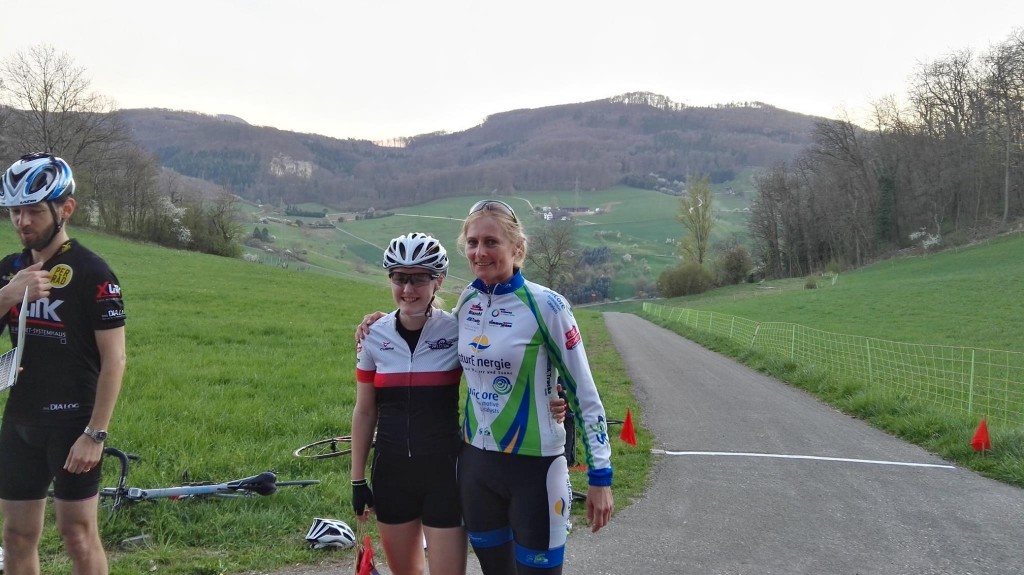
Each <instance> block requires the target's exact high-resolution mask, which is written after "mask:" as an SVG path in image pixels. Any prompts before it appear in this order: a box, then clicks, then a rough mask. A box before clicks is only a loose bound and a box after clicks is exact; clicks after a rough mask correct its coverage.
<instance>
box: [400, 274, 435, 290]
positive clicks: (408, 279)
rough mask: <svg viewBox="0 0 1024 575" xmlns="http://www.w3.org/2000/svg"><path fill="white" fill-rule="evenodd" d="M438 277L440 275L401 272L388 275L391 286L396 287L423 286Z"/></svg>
mask: <svg viewBox="0 0 1024 575" xmlns="http://www.w3.org/2000/svg"><path fill="white" fill-rule="evenodd" d="M439 277H441V274H403V273H401V272H391V273H390V274H388V278H390V279H391V283H392V284H394V285H396V286H404V285H405V284H412V287H422V286H425V285H427V284H428V283H430V281H431V280H436V279H437V278H439Z"/></svg>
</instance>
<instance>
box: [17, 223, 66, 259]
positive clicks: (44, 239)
mask: <svg viewBox="0 0 1024 575" xmlns="http://www.w3.org/2000/svg"><path fill="white" fill-rule="evenodd" d="M58 231H59V230H58V229H57V224H56V223H54V224H52V227H51V228H50V229H49V230H48V231H47V233H46V234H44V235H41V236H39V237H37V238H36V239H35V240H26V239H25V238H22V239H21V245H23V246H25V249H29V250H33V251H37V252H41V251H43V250H44V249H46V247H47V246H49V245H50V242H52V241H53V238H54V237H56V236H57V232H58Z"/></svg>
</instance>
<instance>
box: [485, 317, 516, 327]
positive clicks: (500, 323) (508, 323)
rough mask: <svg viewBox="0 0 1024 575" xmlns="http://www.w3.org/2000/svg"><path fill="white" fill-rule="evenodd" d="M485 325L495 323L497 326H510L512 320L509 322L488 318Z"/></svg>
mask: <svg viewBox="0 0 1024 575" xmlns="http://www.w3.org/2000/svg"><path fill="white" fill-rule="evenodd" d="M487 325H495V326H498V327H512V322H510V321H494V320H493V319H492V320H488V321H487Z"/></svg>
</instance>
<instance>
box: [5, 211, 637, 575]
mask: <svg viewBox="0 0 1024 575" xmlns="http://www.w3.org/2000/svg"><path fill="white" fill-rule="evenodd" d="M71 232H72V236H73V237H77V238H79V239H80V240H81V241H82V243H83V244H84V245H86V246H87V247H89V248H91V249H93V250H94V251H96V252H98V253H100V254H101V255H103V256H104V257H105V258H106V259H107V261H108V262H109V263H110V264H111V266H112V267H113V269H114V271H115V273H116V274H117V275H118V278H119V280H120V282H121V286H122V289H123V293H124V295H125V301H126V307H127V314H128V323H127V336H128V368H127V373H126V377H125V381H124V386H123V390H122V392H121V397H120V400H119V402H118V407H117V410H116V412H115V416H114V420H113V422H112V424H111V427H110V439H109V441H108V444H109V445H111V446H114V447H118V448H120V449H123V450H125V451H129V452H134V453H137V454H139V455H140V456H141V458H142V459H141V461H140V462H138V463H135V464H134V465H133V467H132V470H131V473H130V476H129V481H128V483H129V486H133V487H142V488H155V487H170V486H174V485H179V484H180V483H181V482H182V481H183V480H189V481H227V480H233V479H238V478H240V477H245V476H248V475H253V474H256V473H259V472H261V471H265V470H270V469H272V470H275V471H276V472H277V473H278V478H279V480H281V481H284V480H289V479H319V480H320V481H321V482H322V483H321V484H320V485H317V486H313V487H307V488H304V489H297V488H286V489H282V490H280V491H279V492H277V493H275V494H273V495H271V496H269V497H254V498H243V499H208V500H180V501H171V500H159V501H156V502H147V503H140V504H136V505H133V506H130V507H128V508H126V509H125V510H124V511H122V512H121V513H119V514H118V515H116V516H114V517H109V518H107V517H104V518H102V519H101V528H102V536H103V540H104V543H105V546H106V548H107V550H108V553H109V555H110V559H111V572H112V573H115V574H123V575H137V574H138V573H146V572H159V573H173V574H196V575H199V574H211V575H212V574H223V573H240V572H246V571H254V570H261V571H266V570H271V569H275V568H278V567H281V566H284V565H291V564H296V563H320V562H325V563H345V562H351V561H352V554H351V551H337V552H331V551H324V550H317V551H311V550H309V549H307V548H306V547H305V545H304V540H303V535H305V532H306V530H307V529H308V528H309V525H310V523H311V522H312V520H313V518H314V517H333V518H337V519H341V520H343V521H347V522H349V523H350V524H352V525H354V519H353V516H352V511H351V507H350V487H349V469H348V458H345V457H342V458H337V459H331V460H323V461H315V460H314V461H310V460H299V459H297V458H295V457H293V456H292V452H293V451H294V450H295V448H297V447H298V446H300V445H302V444H305V443H309V442H311V441H313V440H316V439H320V438H324V437H330V436H333V435H342V434H347V433H348V431H349V429H350V417H351V410H352V407H353V403H354V398H355V384H354V373H355V344H354V342H353V336H352V333H353V330H354V327H355V325H356V324H357V323H358V322H359V320H360V319H361V318H362V316H363V315H364V314H365V313H367V312H369V311H373V310H378V309H380V310H387V309H390V307H391V298H390V290H389V289H387V288H386V286H385V285H384V282H385V281H386V280H385V279H384V276H383V275H379V277H376V276H375V277H374V278H372V279H371V280H370V281H363V282H354V281H350V280H347V279H345V278H340V277H335V276H331V275H325V274H312V273H297V272H296V271H295V270H294V269H281V268H277V267H273V266H260V265H257V264H253V263H248V262H244V261H241V260H231V259H225V258H219V257H213V256H207V255H203V254H197V253H191V252H183V251H174V250H168V249H164V248H159V247H154V246H150V245H143V244H138V243H132V242H128V241H125V240H122V239H118V238H113V237H109V236H105V235H101V234H97V233H93V232H88V231H85V230H81V229H72V230H71ZM442 237H445V236H442ZM0 249H2V251H3V252H4V253H10V252H12V251H16V250H17V249H18V246H17V244H16V239H15V237H14V234H13V232H12V231H11V230H9V229H8V230H7V232H6V233H3V234H0ZM452 283H458V282H452ZM578 318H579V320H580V325H581V329H582V331H583V333H584V337H585V338H586V341H587V347H588V351H589V352H590V356H591V360H592V364H593V370H594V373H595V374H597V376H598V377H599V381H598V385H599V386H600V388H601V390H602V396H603V398H604V400H605V404H606V407H607V411H608V413H609V415H610V416H612V417H623V416H624V415H625V412H626V409H627V408H631V409H633V411H634V413H636V412H637V411H638V409H637V406H636V405H634V404H633V402H632V390H631V386H630V382H629V380H628V378H627V376H626V374H625V371H624V368H623V366H622V363H621V360H620V359H619V357H618V355H617V354H616V353H615V352H614V348H613V347H612V345H611V343H610V340H609V338H608V334H607V332H606V331H605V329H604V324H603V322H602V321H601V318H600V316H599V315H598V314H596V313H594V312H580V313H579V314H578ZM5 398H6V395H4V397H3V398H0V403H2V402H3V401H4V400H5ZM638 439H639V441H640V444H639V446H638V447H635V448H634V447H630V446H628V445H625V444H623V443H622V442H620V441H618V440H617V439H616V440H615V441H614V442H613V444H614V449H615V454H614V456H613V460H614V463H615V469H616V498H617V499H618V500H619V501H620V506H621V505H624V504H625V502H627V501H630V500H631V499H632V498H634V497H636V496H638V495H639V494H640V493H641V492H642V490H643V487H644V484H645V481H646V478H647V470H648V466H649V460H650V455H649V447H650V437H649V435H648V434H646V433H645V432H644V431H643V430H638ZM107 467H108V469H105V477H108V479H105V482H104V485H107V486H112V485H113V479H112V474H111V471H112V469H113V467H114V465H112V464H111V465H108V466H107ZM573 481H574V484H575V485H578V486H583V485H585V478H584V476H583V474H582V472H574V478H573ZM574 515H575V516H576V517H574V522H575V523H576V524H577V525H578V526H579V527H578V528H584V527H583V525H584V524H585V523H586V518H585V516H584V515H582V511H581V510H579V509H577V510H575V511H574ZM139 536H145V540H144V543H143V544H142V545H140V546H136V547H124V546H123V545H122V542H123V541H125V540H127V539H130V538H137V537H139ZM41 555H42V561H43V566H42V571H43V572H44V573H48V574H51V573H52V574H65V573H70V563H69V562H68V561H67V560H66V558H65V556H64V554H63V550H62V548H61V543H60V540H59V537H58V536H57V534H56V532H55V530H54V528H53V518H52V516H51V517H49V518H48V521H47V528H46V531H45V533H44V540H43V544H42V549H41Z"/></svg>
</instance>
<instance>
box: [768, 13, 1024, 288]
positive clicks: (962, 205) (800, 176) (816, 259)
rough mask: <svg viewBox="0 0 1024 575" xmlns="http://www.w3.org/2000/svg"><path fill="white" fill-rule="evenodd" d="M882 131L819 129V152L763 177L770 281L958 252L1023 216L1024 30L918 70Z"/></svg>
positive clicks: (882, 109)
mask: <svg viewBox="0 0 1024 575" xmlns="http://www.w3.org/2000/svg"><path fill="white" fill-rule="evenodd" d="M872 116H873V117H872V122H873V126H871V129H869V130H868V129H863V128H861V127H859V126H857V125H855V124H854V123H853V122H852V121H850V120H849V119H841V120H836V121H825V122H819V123H817V124H816V126H815V129H814V133H813V144H812V145H810V146H809V147H808V148H807V149H806V150H804V151H803V152H802V153H801V154H800V155H799V156H798V157H797V158H796V159H794V160H792V161H789V162H781V163H778V164H776V165H775V166H774V167H772V168H771V169H768V170H766V171H764V172H763V173H762V174H761V175H759V176H758V177H757V178H756V194H757V197H756V200H755V202H754V205H753V206H752V208H751V220H750V232H751V235H752V237H753V240H754V243H755V246H756V247H755V250H756V253H757V256H758V257H759V258H760V259H761V261H762V262H763V265H764V273H765V274H766V275H767V276H768V277H794V276H800V275H806V274H809V273H812V272H816V271H821V270H824V269H826V268H827V267H829V266H830V264H831V266H839V267H847V266H860V265H863V264H865V263H868V262H870V261H872V260H873V259H875V258H878V257H880V256H883V255H886V254H889V253H892V252H893V251H894V250H899V249H904V248H908V247H911V246H917V247H921V246H924V247H930V246H938V245H956V244H958V243H962V242H965V241H968V240H969V239H970V238H971V236H972V235H973V234H978V233H990V232H992V231H998V230H1001V229H1006V227H1007V226H1008V225H1009V224H1010V223H1011V222H1012V220H1014V219H1015V218H1018V217H1020V216H1021V215H1024V147H1022V142H1024V31H1022V30H1016V31H1015V32H1013V33H1012V34H1011V35H1010V36H1009V37H1008V38H1007V39H1005V40H1004V41H1002V42H1000V43H998V44H996V45H994V46H992V47H991V48H990V49H989V50H987V51H985V52H983V53H979V54H974V53H972V52H971V51H968V50H961V51H957V52H955V53H952V54H949V55H947V56H944V57H941V58H939V59H937V60H935V61H932V62H926V63H923V64H921V65H920V66H919V68H918V69H917V70H916V72H915V74H914V75H913V77H912V79H911V81H910V85H909V87H908V91H907V98H906V100H905V103H898V102H897V101H896V99H895V98H893V97H889V98H884V99H882V100H879V101H877V102H875V103H874V104H873V114H872Z"/></svg>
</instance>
